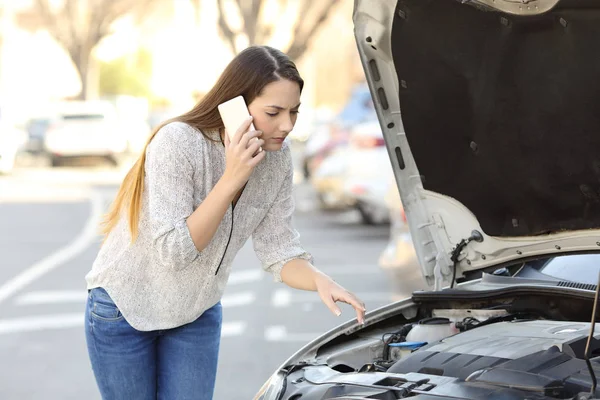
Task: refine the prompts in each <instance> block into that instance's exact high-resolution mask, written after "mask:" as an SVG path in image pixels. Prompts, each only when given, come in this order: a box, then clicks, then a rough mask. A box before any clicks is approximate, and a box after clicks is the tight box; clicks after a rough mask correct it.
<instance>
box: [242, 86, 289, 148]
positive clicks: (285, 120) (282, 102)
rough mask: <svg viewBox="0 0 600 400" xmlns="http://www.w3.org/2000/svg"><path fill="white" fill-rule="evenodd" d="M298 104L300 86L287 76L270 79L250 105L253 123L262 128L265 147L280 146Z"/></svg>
mask: <svg viewBox="0 0 600 400" xmlns="http://www.w3.org/2000/svg"><path fill="white" fill-rule="evenodd" d="M299 107H300V86H299V85H298V84H297V83H296V82H292V81H289V80H287V79H280V80H278V81H275V82H271V83H269V84H268V85H267V86H265V87H264V89H263V91H262V93H261V95H260V96H258V97H256V98H255V99H254V100H253V101H252V103H250V104H249V105H248V110H249V111H250V115H252V117H253V118H254V120H253V121H252V122H253V124H254V127H255V128H256V130H259V131H262V136H261V138H262V139H263V140H264V141H265V143H264V144H263V146H262V147H263V150H266V151H277V150H280V149H281V146H282V144H283V140H284V139H285V138H286V137H287V135H289V134H290V132H291V131H292V129H293V128H294V124H295V123H296V118H297V117H298V108H299Z"/></svg>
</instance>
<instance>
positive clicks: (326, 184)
mask: <svg viewBox="0 0 600 400" xmlns="http://www.w3.org/2000/svg"><path fill="white" fill-rule="evenodd" d="M392 176H393V172H392V167H391V165H390V161H389V158H388V155H387V149H386V147H385V141H384V139H383V133H382V132H381V127H380V125H379V121H377V120H371V121H367V122H362V123H359V124H356V125H354V126H352V127H351V128H349V129H348V140H347V142H346V143H345V144H343V145H338V146H337V147H336V148H335V149H333V150H332V152H331V154H329V155H328V156H327V157H325V158H324V160H323V161H322V162H321V164H320V165H319V167H318V168H317V169H316V170H315V172H314V174H313V176H312V178H311V183H312V185H313V187H314V189H315V192H316V193H317V197H318V199H319V203H320V205H321V208H323V209H336V210H343V209H350V208H353V209H356V210H357V211H358V212H359V213H360V216H361V219H362V221H363V223H365V224H369V225H378V224H385V223H388V222H389V212H388V209H387V206H386V204H385V202H384V198H385V195H386V193H387V191H388V189H389V186H390V181H391V177H392Z"/></svg>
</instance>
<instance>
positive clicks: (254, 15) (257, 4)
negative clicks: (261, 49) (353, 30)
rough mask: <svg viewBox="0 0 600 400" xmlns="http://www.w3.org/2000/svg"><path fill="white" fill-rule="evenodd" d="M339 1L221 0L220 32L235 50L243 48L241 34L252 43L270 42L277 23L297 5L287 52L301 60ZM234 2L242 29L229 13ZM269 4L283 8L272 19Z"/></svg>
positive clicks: (235, 51) (219, 0)
mask: <svg viewBox="0 0 600 400" xmlns="http://www.w3.org/2000/svg"><path fill="white" fill-rule="evenodd" d="M272 2H275V3H274V4H273V3H272ZM337 2H338V0H296V1H293V2H290V1H289V0H271V1H269V0H235V1H234V0H229V1H227V0H217V7H218V12H219V19H218V26H219V32H220V33H221V35H222V36H223V38H224V39H225V41H226V42H227V44H228V45H229V47H230V48H231V50H232V51H233V52H234V54H235V53H238V51H239V50H240V49H239V48H238V39H239V38H240V36H243V37H245V38H246V39H247V43H248V45H250V46H251V45H255V44H266V43H267V42H268V40H269V39H270V38H272V36H273V34H274V28H275V26H276V24H277V23H278V22H280V21H281V18H282V17H283V16H284V14H287V12H288V11H290V7H292V8H294V9H295V10H294V11H295V15H296V19H295V22H294V25H293V27H292V31H291V43H290V44H289V45H288V48H287V49H286V50H285V52H286V53H287V54H288V55H289V56H290V58H292V59H294V60H297V59H299V58H300V57H302V55H303V54H304V53H305V52H306V50H307V49H308V46H309V45H310V41H311V39H312V38H313V37H314V35H315V33H316V32H317V31H318V30H319V27H320V26H321V25H322V24H323V23H324V22H325V21H326V20H327V17H328V15H329V13H330V11H331V10H332V8H333V6H334V5H335V4H336V3H337ZM233 4H235V6H236V8H237V10H238V13H239V16H240V17H241V18H240V19H241V25H242V26H241V28H239V29H236V28H235V27H234V26H235V24H233V23H232V22H231V21H230V20H228V19H227V17H226V8H227V5H230V6H231V5H233ZM267 4H270V5H276V6H277V8H278V9H279V12H278V13H277V15H276V16H274V17H273V16H272V17H270V18H268V19H269V20H267V18H266V17H265V16H264V11H265V9H266V7H267Z"/></svg>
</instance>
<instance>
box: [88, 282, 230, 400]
mask: <svg viewBox="0 0 600 400" xmlns="http://www.w3.org/2000/svg"><path fill="white" fill-rule="evenodd" d="M221 321H222V309H221V303H217V304H216V305H215V306H214V307H212V308H210V309H208V310H207V311H205V312H204V314H202V316H200V318H198V319H197V320H196V321H194V322H192V323H189V324H187V325H183V326H181V327H178V328H173V329H167V330H158V331H148V332H143V331H138V330H136V329H134V328H133V327H131V325H129V323H128V322H127V321H126V320H125V318H123V315H122V314H121V312H120V311H119V309H118V308H117V306H116V305H115V303H114V302H113V301H112V299H111V298H110V296H109V295H108V293H106V291H105V290H104V289H102V288H96V289H92V290H91V291H90V292H89V296H88V301H87V307H86V312H85V333H86V341H87V347H88V353H89V356H90V361H91V363H92V370H93V371H94V376H95V377H96V383H97V384H98V388H99V389H100V394H101V395H102V398H103V399H105V400H121V399H123V400H157V399H158V400H186V399H194V400H210V399H212V396H213V391H214V386H215V378H216V373H217V359H218V355H219V344H220V340H221Z"/></svg>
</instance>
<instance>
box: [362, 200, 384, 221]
mask: <svg viewBox="0 0 600 400" xmlns="http://www.w3.org/2000/svg"><path fill="white" fill-rule="evenodd" d="M356 209H357V210H358V212H359V213H360V218H361V220H362V222H363V223H364V224H365V225H383V224H385V223H386V222H387V220H386V218H385V217H384V216H383V215H382V213H381V212H378V210H377V209H376V208H375V207H374V206H372V205H369V204H366V203H363V202H358V203H357V204H356Z"/></svg>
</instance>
